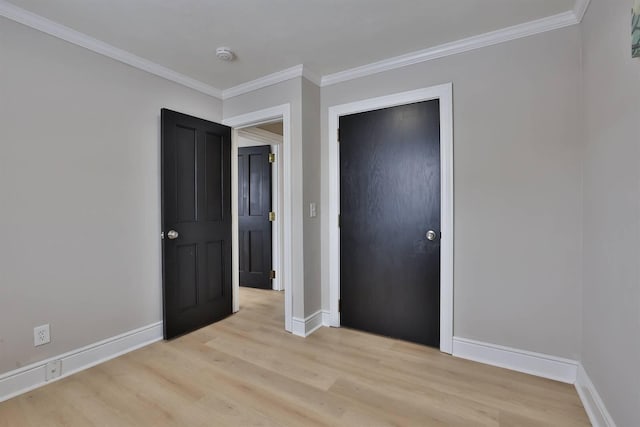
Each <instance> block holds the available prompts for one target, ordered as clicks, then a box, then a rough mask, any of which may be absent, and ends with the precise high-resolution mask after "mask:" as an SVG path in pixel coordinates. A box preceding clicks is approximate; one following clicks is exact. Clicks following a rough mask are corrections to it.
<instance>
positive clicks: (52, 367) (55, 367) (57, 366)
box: [45, 360, 62, 381]
mask: <svg viewBox="0 0 640 427" xmlns="http://www.w3.org/2000/svg"><path fill="white" fill-rule="evenodd" d="M46 369H47V371H46V373H45V380H47V381H51V380H52V379H54V378H58V377H59V376H60V374H62V360H53V361H51V362H49V363H47V366H46Z"/></svg>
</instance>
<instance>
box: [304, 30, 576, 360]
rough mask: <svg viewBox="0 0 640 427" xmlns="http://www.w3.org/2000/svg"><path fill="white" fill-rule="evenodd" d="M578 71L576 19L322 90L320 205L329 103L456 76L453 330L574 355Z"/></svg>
mask: <svg viewBox="0 0 640 427" xmlns="http://www.w3.org/2000/svg"><path fill="white" fill-rule="evenodd" d="M579 76H580V31H579V28H578V27H577V26H574V27H570V28H566V29H562V30H557V31H553V32H549V33H545V34H541V35H537V36H532V37H528V38H525V39H520V40H517V41H513V42H509V43H503V44H500V45H497V46H493V47H488V48H484V49H480V50H476V51H473V52H468V53H464V54H459V55H455V56H451V57H447V58H443V59H439V60H435V61H430V62H426V63H422V64H418V65H414V66H410V67H406V68H402V69H398V70H393V71H389V72H385V73H380V74H376V75H373V76H369V77H365V78H360V79H357V80H352V81H348V82H345V83H341V84H337V85H334V86H328V87H325V88H323V89H322V132H323V135H322V141H323V149H322V176H323V179H322V183H323V188H322V206H323V207H326V206H328V200H329V194H328V189H327V184H328V165H327V159H328V148H327V144H328V142H327V109H328V108H329V107H331V106H333V105H339V104H344V103H347V102H352V101H356V100H361V99H367V98H372V97H376V96H381V95H387V94H391V93H396V92H402V91H407V90H412V89H417V88H422V87H428V86H433V85H437V84H441V83H446V82H453V96H454V100H453V102H454V169H455V172H454V181H455V182H454V185H455V200H454V203H455V216H454V221H455V253H454V264H455V266H454V286H455V291H454V292H455V296H454V311H455V319H454V334H455V335H456V336H459V337H465V338H470V339H476V340H480V341H485V342H489V343H494V344H500V345H505V346H510V347H515V348H519V349H525V350H531V351H535V352H541V353H546V354H551V355H556V356H561V357H568V358H572V359H578V358H579V352H580V335H581V317H580V316H581V309H580V304H581V303H580V299H581V283H580V280H581V267H580V259H581V255H580V254H581V246H580V242H581V232H582V225H581V224H582V214H581V212H582V201H581V193H580V192H581V164H580V159H581V155H582V154H581V145H580V141H579V139H578V133H579V132H578V130H579V127H580V116H579V113H578V111H579V106H578V102H579V93H580V79H579ZM305 167H306V165H305ZM329 214H335V213H327V212H326V209H324V210H323V211H322V221H323V223H322V224H323V230H328V215H329ZM326 235H327V233H326V232H324V233H323V243H322V247H323V252H322V254H323V261H322V262H323V268H322V269H323V271H327V269H328V244H327V239H326V238H325V236H326ZM328 289H329V281H328V277H327V275H324V276H323V304H322V306H323V308H324V309H328V308H329V301H328Z"/></svg>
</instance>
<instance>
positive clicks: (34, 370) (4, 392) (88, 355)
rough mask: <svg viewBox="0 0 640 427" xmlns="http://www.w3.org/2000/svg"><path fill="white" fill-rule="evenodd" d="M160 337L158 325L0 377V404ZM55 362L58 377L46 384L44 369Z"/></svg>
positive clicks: (136, 330) (135, 330)
mask: <svg viewBox="0 0 640 427" xmlns="http://www.w3.org/2000/svg"><path fill="white" fill-rule="evenodd" d="M162 336H163V335H162V322H158V323H154V324H151V325H147V326H144V327H142V328H138V329H134V330H132V331H129V332H125V333H124V334H120V335H117V336H115V337H111V338H107V339H106V340H102V341H99V342H97V343H93V344H89V345H87V346H85V347H82V348H78V349H76V350H72V351H70V352H67V353H64V354H61V355H58V356H55V357H51V358H49V359H46V360H43V361H41V362H36V363H33V364H31V365H29V366H25V367H23V368H20V369H16V370H14V371H10V372H7V373H5V374H2V375H0V402H3V401H5V400H8V399H11V398H12V397H15V396H18V395H20V394H23V393H26V392H28V391H31V390H33V389H36V388H38V387H41V386H43V385H45V384H47V383H50V382H53V381H57V380H59V379H61V378H64V377H67V376H69V375H72V374H74V373H76V372H79V371H82V370H84V369H88V368H90V367H92V366H95V365H98V364H100V363H102V362H106V361H107V360H110V359H113V358H115V357H118V356H121V355H123V354H125V353H129V352H130V351H133V350H136V349H138V348H141V347H144V346H146V345H149V344H151V343H154V342H156V341H160V340H161V339H162ZM56 360H60V361H61V362H62V368H61V370H60V376H59V377H57V378H54V379H52V380H49V381H47V380H46V366H47V364H48V363H49V362H52V361H56Z"/></svg>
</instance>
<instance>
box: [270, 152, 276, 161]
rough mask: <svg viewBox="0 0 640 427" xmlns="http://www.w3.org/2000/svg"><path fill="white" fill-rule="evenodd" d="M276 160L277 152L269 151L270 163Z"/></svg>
mask: <svg viewBox="0 0 640 427" xmlns="http://www.w3.org/2000/svg"><path fill="white" fill-rule="evenodd" d="M275 162H276V153H269V163H275Z"/></svg>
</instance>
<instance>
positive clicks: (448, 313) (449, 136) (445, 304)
mask: <svg viewBox="0 0 640 427" xmlns="http://www.w3.org/2000/svg"><path fill="white" fill-rule="evenodd" d="M433 99H438V100H439V101H440V174H441V177H440V178H441V181H440V183H441V184H440V185H441V207H440V209H441V212H440V216H441V231H442V239H441V242H440V244H441V246H440V251H441V252H440V351H442V352H444V353H449V354H451V353H452V351H453V231H454V227H453V225H454V224H453V84H452V83H446V84H442V85H438V86H432V87H428V88H423V89H418V90H412V91H408V92H401V93H396V94H392V95H387V96H381V97H377V98H371V99H366V100H362V101H356V102H351V103H347V104H341V105H336V106H333V107H330V108H329V116H328V118H329V129H328V131H329V134H328V135H329V212H330V214H329V317H330V325H331V326H334V327H339V326H340V313H339V310H338V300H339V299H340V228H339V226H338V214H339V212H340V159H339V151H340V150H339V146H338V124H339V119H340V116H344V115H349V114H356V113H362V112H366V111H372V110H377V109H381V108H388V107H395V106H398V105H404V104H411V103H414V102H420V101H429V100H433Z"/></svg>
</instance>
